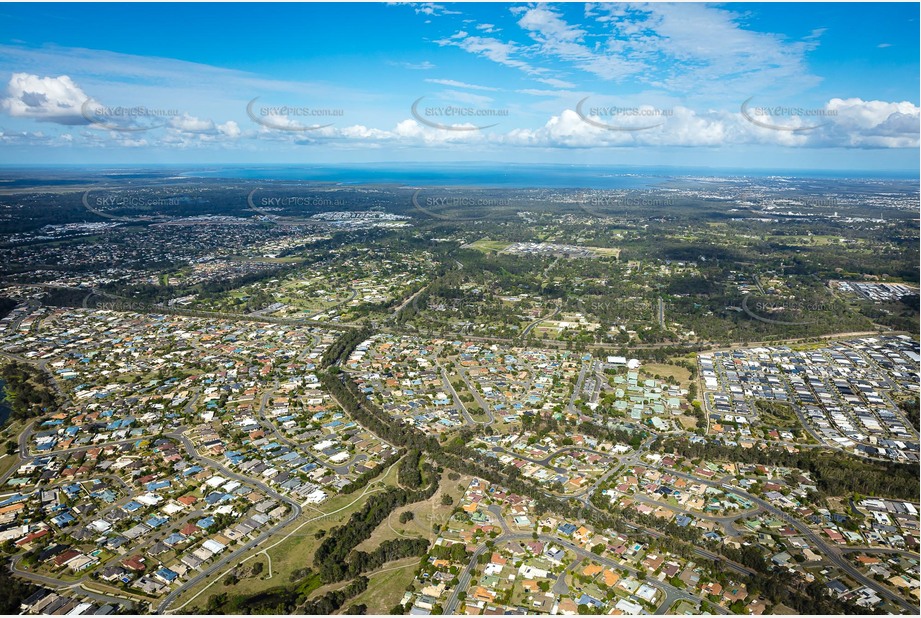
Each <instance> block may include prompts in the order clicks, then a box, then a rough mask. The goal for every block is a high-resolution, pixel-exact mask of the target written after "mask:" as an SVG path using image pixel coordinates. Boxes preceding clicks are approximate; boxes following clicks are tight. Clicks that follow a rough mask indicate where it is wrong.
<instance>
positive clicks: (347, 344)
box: [320, 326, 371, 369]
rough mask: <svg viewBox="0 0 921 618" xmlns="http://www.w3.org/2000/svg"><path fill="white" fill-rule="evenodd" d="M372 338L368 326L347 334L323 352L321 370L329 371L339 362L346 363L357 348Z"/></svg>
mask: <svg viewBox="0 0 921 618" xmlns="http://www.w3.org/2000/svg"><path fill="white" fill-rule="evenodd" d="M370 336H371V329H370V328H368V327H367V326H365V327H364V328H359V329H356V330H350V331H347V332H345V333H344V334H343V335H342V336H341V337H339V338H338V339H336V340H335V341H334V342H333V343H332V344H330V346H329V347H328V348H326V351H325V352H323V357H322V358H321V359H320V369H327V368H329V367H332V366H333V365H335V364H336V363H337V362H344V361H346V360H347V359H348V357H349V354H351V353H352V350H354V349H355V346H357V345H358V344H359V343H361V342H362V341H364V340H365V339H367V338H368V337H370Z"/></svg>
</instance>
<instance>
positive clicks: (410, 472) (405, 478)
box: [397, 449, 423, 489]
mask: <svg viewBox="0 0 921 618" xmlns="http://www.w3.org/2000/svg"><path fill="white" fill-rule="evenodd" d="M421 464H422V453H421V452H420V451H419V450H418V449H412V450H410V451H409V452H408V453H407V454H406V457H404V458H403V461H401V462H400V466H399V467H398V468H397V479H398V480H399V482H400V485H402V486H403V487H408V488H409V489H419V488H420V487H422V483H423V480H422V469H421Z"/></svg>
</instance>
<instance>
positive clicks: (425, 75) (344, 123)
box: [0, 3, 921, 170]
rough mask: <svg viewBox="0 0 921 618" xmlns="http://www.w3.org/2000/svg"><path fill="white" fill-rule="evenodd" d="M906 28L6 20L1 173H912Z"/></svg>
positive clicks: (620, 9) (814, 15)
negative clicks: (649, 169) (486, 169)
mask: <svg viewBox="0 0 921 618" xmlns="http://www.w3.org/2000/svg"><path fill="white" fill-rule="evenodd" d="M918 17H919V7H918V4H917V3H914V4H912V3H893V4H878V3H867V4H852V3H840V4H771V3H751V4H735V3H729V4H697V3H681V4H664V3H653V4H628V5H623V4H607V3H604V4H592V3H587V4H586V3H570V4H517V3H508V4H448V3H446V4H432V3H416V4H413V3H392V4H357V5H345V4H308V5H289V4H272V5H265V4H263V5H257V6H250V5H239V4H236V5H234V4H226V5H214V4H199V5H189V4H183V5H177V4H159V5H109V4H96V5H80V4H5V5H3V6H2V7H0V89H2V90H3V92H2V95H0V96H2V98H0V163H6V164H13V163H16V164H23V163H221V162H226V163H349V162H356V163H360V162H398V161H422V162H451V161H496V162H502V161H509V162H517V163H528V162H542V163H579V164H585V163H589V164H592V163H594V164H603V165H627V164H629V165H650V164H660V165H677V166H681V165H687V166H714V167H721V166H723V167H734V168H738V167H742V168H746V167H750V168H761V169H764V168H784V169H790V168H801V169H841V170H847V169H853V170H916V169H917V168H918V165H919V155H918V148H919V101H918V92H919V73H921V71H919V63H918V58H919V35H918V31H919V24H918ZM414 103H415V106H414ZM141 108H143V109H141Z"/></svg>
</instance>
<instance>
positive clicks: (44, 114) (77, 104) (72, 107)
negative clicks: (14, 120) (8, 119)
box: [0, 73, 89, 125]
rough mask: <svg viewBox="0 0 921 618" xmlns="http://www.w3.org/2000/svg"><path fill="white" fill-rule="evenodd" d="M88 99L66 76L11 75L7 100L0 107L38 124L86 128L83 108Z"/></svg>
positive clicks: (86, 121)
mask: <svg viewBox="0 0 921 618" xmlns="http://www.w3.org/2000/svg"><path fill="white" fill-rule="evenodd" d="M88 100H89V97H87V96H86V94H85V93H84V92H83V90H81V89H80V87H79V86H77V85H76V84H75V83H74V82H73V80H72V79H71V78H70V77H68V76H67V75H61V76H59V77H39V76H38V75H33V74H30V73H13V75H12V77H11V78H10V82H9V84H8V85H7V96H6V98H4V99H3V100H2V101H0V107H2V108H3V110H4V111H5V112H6V113H8V114H9V115H10V116H13V117H18V118H33V119H35V120H38V121H40V122H53V123H56V124H63V125H85V124H88V120H87V119H86V118H85V117H84V116H83V113H82V107H83V105H84V103H87V101H88Z"/></svg>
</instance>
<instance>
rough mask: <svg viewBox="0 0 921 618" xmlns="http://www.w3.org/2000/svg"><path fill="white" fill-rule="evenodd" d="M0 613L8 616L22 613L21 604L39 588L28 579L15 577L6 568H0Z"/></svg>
mask: <svg viewBox="0 0 921 618" xmlns="http://www.w3.org/2000/svg"><path fill="white" fill-rule="evenodd" d="M0 590H2V591H3V594H0V614H6V615H7V616H10V615H15V614H18V613H20V612H21V611H22V610H21V609H19V604H20V603H22V602H23V601H24V600H26V599H27V598H29V597H30V596H31V595H33V594H35V591H36V590H38V588H36V587H35V586H33V585H32V584H30V583H29V582H27V581H24V580H22V579H19V578H18V577H13V574H12V573H10V572H9V570H7V569H6V568H2V569H0Z"/></svg>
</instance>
